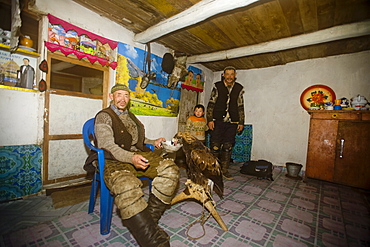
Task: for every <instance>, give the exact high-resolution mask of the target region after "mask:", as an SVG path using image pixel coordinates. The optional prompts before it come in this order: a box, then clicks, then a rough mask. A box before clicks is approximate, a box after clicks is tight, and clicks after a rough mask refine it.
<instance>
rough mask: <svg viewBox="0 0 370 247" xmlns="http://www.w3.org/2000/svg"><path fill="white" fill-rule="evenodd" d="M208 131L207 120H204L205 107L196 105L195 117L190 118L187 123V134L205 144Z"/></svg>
mask: <svg viewBox="0 0 370 247" xmlns="http://www.w3.org/2000/svg"><path fill="white" fill-rule="evenodd" d="M207 130H208V126H207V120H206V119H205V118H204V106H203V105H196V106H195V107H194V116H190V117H189V118H188V120H187V121H186V127H185V132H186V133H189V134H190V135H192V136H194V137H196V138H197V139H198V140H200V141H202V142H203V143H205V140H206V133H205V132H206V131H207Z"/></svg>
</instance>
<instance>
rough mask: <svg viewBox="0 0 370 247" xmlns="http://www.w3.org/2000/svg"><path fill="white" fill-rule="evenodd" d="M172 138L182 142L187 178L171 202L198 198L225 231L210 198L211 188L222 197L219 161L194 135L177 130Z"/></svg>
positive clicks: (224, 225)
mask: <svg viewBox="0 0 370 247" xmlns="http://www.w3.org/2000/svg"><path fill="white" fill-rule="evenodd" d="M174 139H175V140H177V141H178V142H179V144H182V150H183V152H184V154H185V159H186V160H185V162H184V163H185V168H186V173H187V176H188V180H187V182H186V183H185V185H186V188H185V190H184V191H183V192H181V193H180V194H178V195H177V196H176V197H175V198H174V199H173V200H172V204H175V203H177V202H179V201H182V200H185V199H195V200H198V201H199V202H201V203H202V204H203V205H204V207H205V208H207V209H208V210H209V212H210V213H211V214H212V215H213V217H214V218H215V220H216V221H217V222H218V223H219V225H220V226H221V227H222V229H223V230H225V231H227V230H228V228H227V226H226V224H225V223H224V222H223V220H222V219H221V217H220V215H219V214H218V212H217V211H216V209H215V206H216V203H215V202H214V200H213V198H212V190H213V191H214V192H216V194H217V195H218V196H219V197H220V198H223V191H224V182H223V180H222V169H221V165H220V163H219V162H218V160H217V158H216V157H215V156H214V155H213V154H212V152H211V150H210V149H209V148H207V147H206V146H205V145H204V144H203V143H202V142H201V141H199V140H198V139H197V138H195V137H194V136H192V135H190V134H188V133H182V132H178V133H177V134H176V135H175V137H174ZM175 145H176V144H175ZM203 224H204V223H203Z"/></svg>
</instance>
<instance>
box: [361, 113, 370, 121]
mask: <svg viewBox="0 0 370 247" xmlns="http://www.w3.org/2000/svg"><path fill="white" fill-rule="evenodd" d="M362 120H364V121H370V112H366V113H365V112H362Z"/></svg>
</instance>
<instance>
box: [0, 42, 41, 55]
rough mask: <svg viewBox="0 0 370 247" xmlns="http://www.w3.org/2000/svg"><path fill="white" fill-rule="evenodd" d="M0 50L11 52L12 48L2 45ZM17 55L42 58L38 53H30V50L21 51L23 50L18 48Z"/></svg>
mask: <svg viewBox="0 0 370 247" xmlns="http://www.w3.org/2000/svg"><path fill="white" fill-rule="evenodd" d="M0 49H2V50H6V51H9V49H10V46H8V45H4V44H0ZM16 53H23V54H26V55H31V56H34V57H39V56H40V54H39V53H37V52H33V51H28V50H25V49H21V48H18V49H17V51H16Z"/></svg>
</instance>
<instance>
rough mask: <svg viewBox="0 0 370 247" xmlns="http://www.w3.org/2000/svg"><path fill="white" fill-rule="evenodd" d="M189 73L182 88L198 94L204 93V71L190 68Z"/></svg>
mask: <svg viewBox="0 0 370 247" xmlns="http://www.w3.org/2000/svg"><path fill="white" fill-rule="evenodd" d="M187 71H188V74H187V75H186V76H185V80H184V82H183V83H182V88H185V89H188V90H193V91H197V92H203V89H204V75H203V72H202V70H201V69H199V68H196V67H194V66H189V67H188V69H187Z"/></svg>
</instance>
